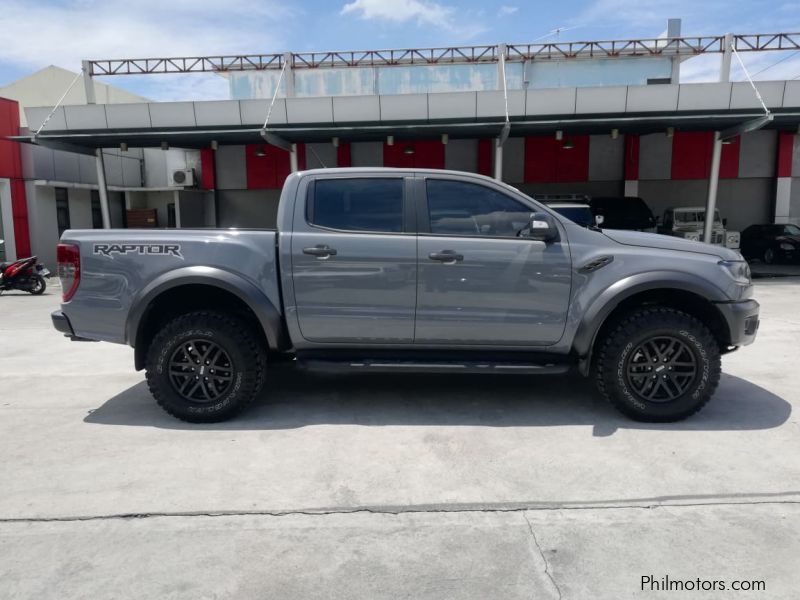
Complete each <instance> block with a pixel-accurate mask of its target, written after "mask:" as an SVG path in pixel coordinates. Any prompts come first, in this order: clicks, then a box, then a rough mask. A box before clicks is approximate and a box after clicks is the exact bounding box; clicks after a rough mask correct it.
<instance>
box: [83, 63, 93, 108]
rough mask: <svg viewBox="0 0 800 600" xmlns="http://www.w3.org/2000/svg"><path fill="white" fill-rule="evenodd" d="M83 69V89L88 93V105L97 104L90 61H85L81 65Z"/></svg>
mask: <svg viewBox="0 0 800 600" xmlns="http://www.w3.org/2000/svg"><path fill="white" fill-rule="evenodd" d="M81 68H82V71H83V89H84V91H85V92H86V104H95V102H96V99H95V94H94V78H93V77H92V74H91V70H90V69H91V67H90V66H89V61H88V60H84V61H83V62H82V63H81Z"/></svg>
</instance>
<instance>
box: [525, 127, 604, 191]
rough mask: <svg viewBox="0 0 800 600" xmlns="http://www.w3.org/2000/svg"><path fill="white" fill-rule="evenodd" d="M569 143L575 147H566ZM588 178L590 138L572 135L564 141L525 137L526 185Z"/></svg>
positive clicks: (545, 136)
mask: <svg viewBox="0 0 800 600" xmlns="http://www.w3.org/2000/svg"><path fill="white" fill-rule="evenodd" d="M566 142H570V143H571V144H572V148H565V147H564V144H565V143H566ZM588 178H589V136H588V135H570V136H564V139H563V140H557V139H555V136H551V135H540V136H533V137H527V138H525V171H524V179H525V182H526V183H549V182H573V181H586V180H587V179H588Z"/></svg>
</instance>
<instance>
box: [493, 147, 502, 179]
mask: <svg viewBox="0 0 800 600" xmlns="http://www.w3.org/2000/svg"><path fill="white" fill-rule="evenodd" d="M494 178H495V179H497V181H503V144H501V143H500V138H497V139H496V140H495V142H494Z"/></svg>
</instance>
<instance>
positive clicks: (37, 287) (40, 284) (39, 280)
mask: <svg viewBox="0 0 800 600" xmlns="http://www.w3.org/2000/svg"><path fill="white" fill-rule="evenodd" d="M46 289H47V282H45V280H44V277H42V276H41V275H34V276H33V285H32V286H31V288H30V289H29V290H28V291H29V292H30V293H31V294H33V295H34V296H41V295H42V294H44V291H45V290H46Z"/></svg>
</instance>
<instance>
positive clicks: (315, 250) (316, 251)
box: [303, 244, 336, 260]
mask: <svg viewBox="0 0 800 600" xmlns="http://www.w3.org/2000/svg"><path fill="white" fill-rule="evenodd" d="M303 254H310V255H311V256H316V257H317V258H320V259H323V260H324V259H326V258H330V257H331V256H336V249H335V248H331V247H329V246H325V245H322V244H318V245H316V246H312V247H310V248H303Z"/></svg>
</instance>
